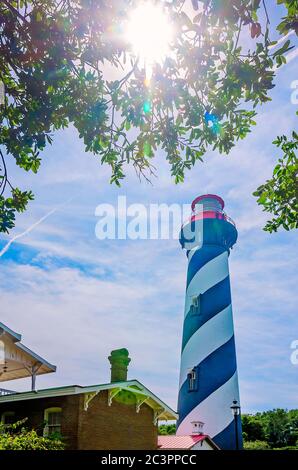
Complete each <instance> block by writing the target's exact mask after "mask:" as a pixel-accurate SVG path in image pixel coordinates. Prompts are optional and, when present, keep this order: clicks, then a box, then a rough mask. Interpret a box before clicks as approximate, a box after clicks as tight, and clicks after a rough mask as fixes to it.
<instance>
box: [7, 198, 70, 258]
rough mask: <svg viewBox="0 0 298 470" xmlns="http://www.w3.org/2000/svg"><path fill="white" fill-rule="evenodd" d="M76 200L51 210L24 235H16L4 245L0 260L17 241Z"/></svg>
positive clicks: (23, 233)
mask: <svg viewBox="0 0 298 470" xmlns="http://www.w3.org/2000/svg"><path fill="white" fill-rule="evenodd" d="M73 199H74V197H72V198H70V199H69V200H67V201H66V202H65V203H63V204H61V205H60V206H58V207H54V209H51V210H50V211H49V212H48V213H47V214H45V215H44V216H43V217H41V218H40V219H38V220H37V221H36V222H35V223H34V224H32V225H30V227H28V228H27V229H26V230H25V231H24V232H22V233H19V234H18V235H15V236H14V237H13V238H12V239H11V240H9V241H8V242H7V243H6V245H4V247H3V248H2V250H1V251H0V258H1V256H3V255H4V254H5V253H6V252H7V250H9V248H10V246H11V245H12V243H13V242H15V241H16V240H18V239H19V238H22V237H24V236H25V235H27V234H28V233H30V232H32V230H33V229H34V228H35V227H37V226H38V225H39V224H41V223H42V222H43V221H44V220H46V219H47V218H48V217H50V215H52V214H54V213H55V212H57V210H59V209H60V208H61V207H63V206H65V205H66V204H68V203H69V202H71V201H72V200H73Z"/></svg>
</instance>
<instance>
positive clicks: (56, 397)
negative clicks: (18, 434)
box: [0, 349, 177, 450]
mask: <svg viewBox="0 0 298 470" xmlns="http://www.w3.org/2000/svg"><path fill="white" fill-rule="evenodd" d="M109 360H110V363H111V382H110V383H108V384H103V385H93V386H89V387H81V386H78V385H74V386H68V387H59V388H49V389H45V390H37V391H36V390H33V391H30V392H24V393H16V392H15V393H13V392H10V393H7V394H3V395H2V396H0V418H1V422H2V423H4V424H7V423H11V422H15V421H18V420H20V419H23V418H28V421H27V424H26V425H27V426H28V428H34V429H36V430H37V432H38V433H40V434H41V435H45V436H46V435H49V434H53V433H57V434H61V435H62V436H63V438H64V440H65V443H66V446H67V448H68V449H81V450H87V449H95V450H105V449H106V450H114V449H119V450H122V449H131V450H135V449H157V446H158V442H157V439H158V420H176V419H177V415H176V413H175V412H174V411H173V410H171V408H169V407H168V406H167V405H166V404H165V403H163V402H162V401H161V400H160V399H159V398H158V397H156V396H155V395H154V394H153V393H152V392H151V391H150V390H148V389H147V388H146V387H144V385H142V384H141V383H140V382H138V381H137V380H127V366H128V364H129V362H130V358H129V357H128V351H127V350H126V349H120V350H116V351H112V353H111V355H110V357H109Z"/></svg>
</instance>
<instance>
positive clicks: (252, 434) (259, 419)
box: [242, 408, 298, 449]
mask: <svg viewBox="0 0 298 470" xmlns="http://www.w3.org/2000/svg"><path fill="white" fill-rule="evenodd" d="M242 430H243V438H244V442H247V443H248V445H247V448H249V449H256V448H257V447H258V448H263V449H266V448H271V449H272V448H282V447H289V446H290V447H295V446H296V447H297V446H298V410H289V411H287V410H284V409H282V408H277V409H274V410H270V411H264V412H262V413H256V414H254V415H247V414H244V415H243V416H242ZM253 443H256V444H255V445H254V444H253Z"/></svg>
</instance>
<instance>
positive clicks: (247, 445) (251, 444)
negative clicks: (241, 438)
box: [243, 441, 270, 450]
mask: <svg viewBox="0 0 298 470" xmlns="http://www.w3.org/2000/svg"><path fill="white" fill-rule="evenodd" d="M243 448H244V450H269V449H270V447H269V444H268V442H266V441H245V442H244V446H243Z"/></svg>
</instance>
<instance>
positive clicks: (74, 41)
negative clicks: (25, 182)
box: [0, 0, 297, 232]
mask: <svg viewBox="0 0 298 470" xmlns="http://www.w3.org/2000/svg"><path fill="white" fill-rule="evenodd" d="M278 1H279V3H284V5H285V7H286V8H288V17H287V18H286V19H284V20H283V23H281V25H280V26H279V31H280V32H281V33H282V34H285V33H286V32H287V31H288V30H290V29H293V28H294V30H295V31H296V22H295V21H296V11H297V5H296V4H297V1H296V0H295V1H294V2H293V1H287V2H286V1H280V0H278ZM159 2H161V0H159ZM137 3H138V1H137V0H101V1H100V2H99V1H98V0H68V1H66V0H21V1H16V0H3V1H2V2H1V3H0V52H1V54H0V80H1V81H2V82H3V84H4V86H5V102H4V104H3V105H0V145H1V146H2V148H3V153H4V149H5V155H4V158H3V162H2V165H0V167H1V169H2V179H1V180H0V186H1V189H2V196H1V199H0V211H1V219H0V230H2V231H5V232H8V231H9V230H10V229H11V228H12V227H13V226H14V221H15V213H16V212H20V211H23V210H24V208H25V207H26V204H27V203H28V201H29V200H31V199H32V198H33V195H32V193H31V191H21V190H20V189H18V188H14V185H13V184H12V182H11V181H10V179H9V176H8V175H7V171H6V162H5V159H7V157H9V158H11V157H12V158H13V159H14V161H15V163H16V164H17V165H18V166H19V167H21V168H22V169H24V170H25V171H33V172H34V173H36V172H37V171H38V169H39V167H40V164H41V157H40V152H41V151H42V150H44V148H45V146H46V145H47V144H50V143H51V142H52V134H53V132H54V131H56V130H58V129H63V128H65V127H67V126H69V125H72V126H74V127H75V128H76V129H77V131H78V134H79V137H80V138H81V139H82V140H83V142H84V144H85V149H86V151H90V152H92V153H94V154H95V155H97V156H98V158H99V161H100V163H101V164H108V165H109V166H110V167H111V182H114V183H115V184H117V185H119V184H120V182H121V180H122V179H123V178H124V175H125V166H126V165H133V167H134V168H135V170H136V171H137V174H138V175H139V176H141V175H143V176H144V177H145V178H149V179H150V175H152V174H154V166H153V164H152V159H153V156H154V154H155V152H156V150H157V148H161V149H162V150H163V151H164V153H165V156H166V159H167V160H168V162H169V165H170V169H171V174H172V175H173V177H174V179H175V181H176V182H181V181H183V178H184V173H185V170H188V169H190V168H191V167H192V166H193V165H194V164H195V163H196V161H198V160H199V161H202V158H203V156H204V155H205V153H206V151H207V150H208V149H213V150H215V149H217V150H218V151H219V152H221V153H228V152H229V151H230V150H231V148H232V147H233V146H234V145H235V142H236V141H237V140H239V139H243V138H244V137H245V136H246V135H247V134H248V133H249V132H250V131H251V127H252V126H253V125H255V121H254V116H255V114H256V110H255V108H256V106H257V105H259V104H263V103H266V102H267V101H269V100H270V96H269V92H270V90H271V89H272V88H273V86H274V84H273V79H274V67H275V66H277V67H278V66H281V65H282V64H283V63H285V57H284V56H285V54H286V52H287V51H288V50H290V48H291V46H290V42H289V41H285V43H284V44H283V45H282V46H281V47H280V48H277V49H276V47H275V49H271V46H274V45H275V46H276V44H275V43H274V42H272V41H271V40H270V35H269V25H270V22H269V16H268V11H267V8H266V4H265V1H262V2H261V1H260V0H241V1H240V0H229V1H228V0H224V1H218V0H201V1H195V0H193V1H192V4H193V7H194V8H195V10H192V11H193V12H194V15H193V14H192V15H190V14H188V13H187V12H189V9H186V8H185V5H186V6H187V4H188V2H185V1H184V0H174V1H173V2H171V3H170V2H163V4H164V5H165V9H166V10H167V14H168V16H169V18H170V21H172V23H173V24H174V25H175V35H174V39H173V41H172V43H171V54H170V56H169V57H168V58H167V59H166V60H165V61H164V62H163V63H162V64H158V63H157V64H155V65H154V66H153V70H152V78H151V81H150V86H148V83H147V81H146V80H145V79H146V67H145V66H144V63H143V61H142V60H141V59H140V58H138V57H136V56H135V55H134V54H133V51H132V50H131V45H130V44H127V43H126V41H125V37H124V35H123V28H122V30H121V26H123V25H125V23H126V22H127V18H128V16H129V12H130V11H131V9H132V8H133V7H134V5H136V4H137ZM260 18H264V19H263V20H261V19H260ZM247 35H250V37H251V47H250V49H249V50H247V49H245V48H244V47H242V46H241V39H242V37H243V36H247ZM107 63H108V64H110V65H112V66H113V67H114V69H117V70H118V72H119V77H118V76H117V79H113V80H110V79H107V77H106V76H105V74H104V72H105V65H106V64H107ZM281 179H282V180H283V178H281ZM277 184H280V181H278V183H277ZM6 191H8V192H11V195H9V196H8V197H7V196H6ZM276 191H277V189H276ZM276 191H275V192H276ZM263 200H264V197H263V199H261V203H262V201H263ZM265 208H266V207H265ZM280 216H281V217H283V212H282V211H281V213H280ZM291 220H292V219H291ZM287 224H288V222H287ZM291 224H292V222H290V224H289V227H291V226H292V225H291Z"/></svg>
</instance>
